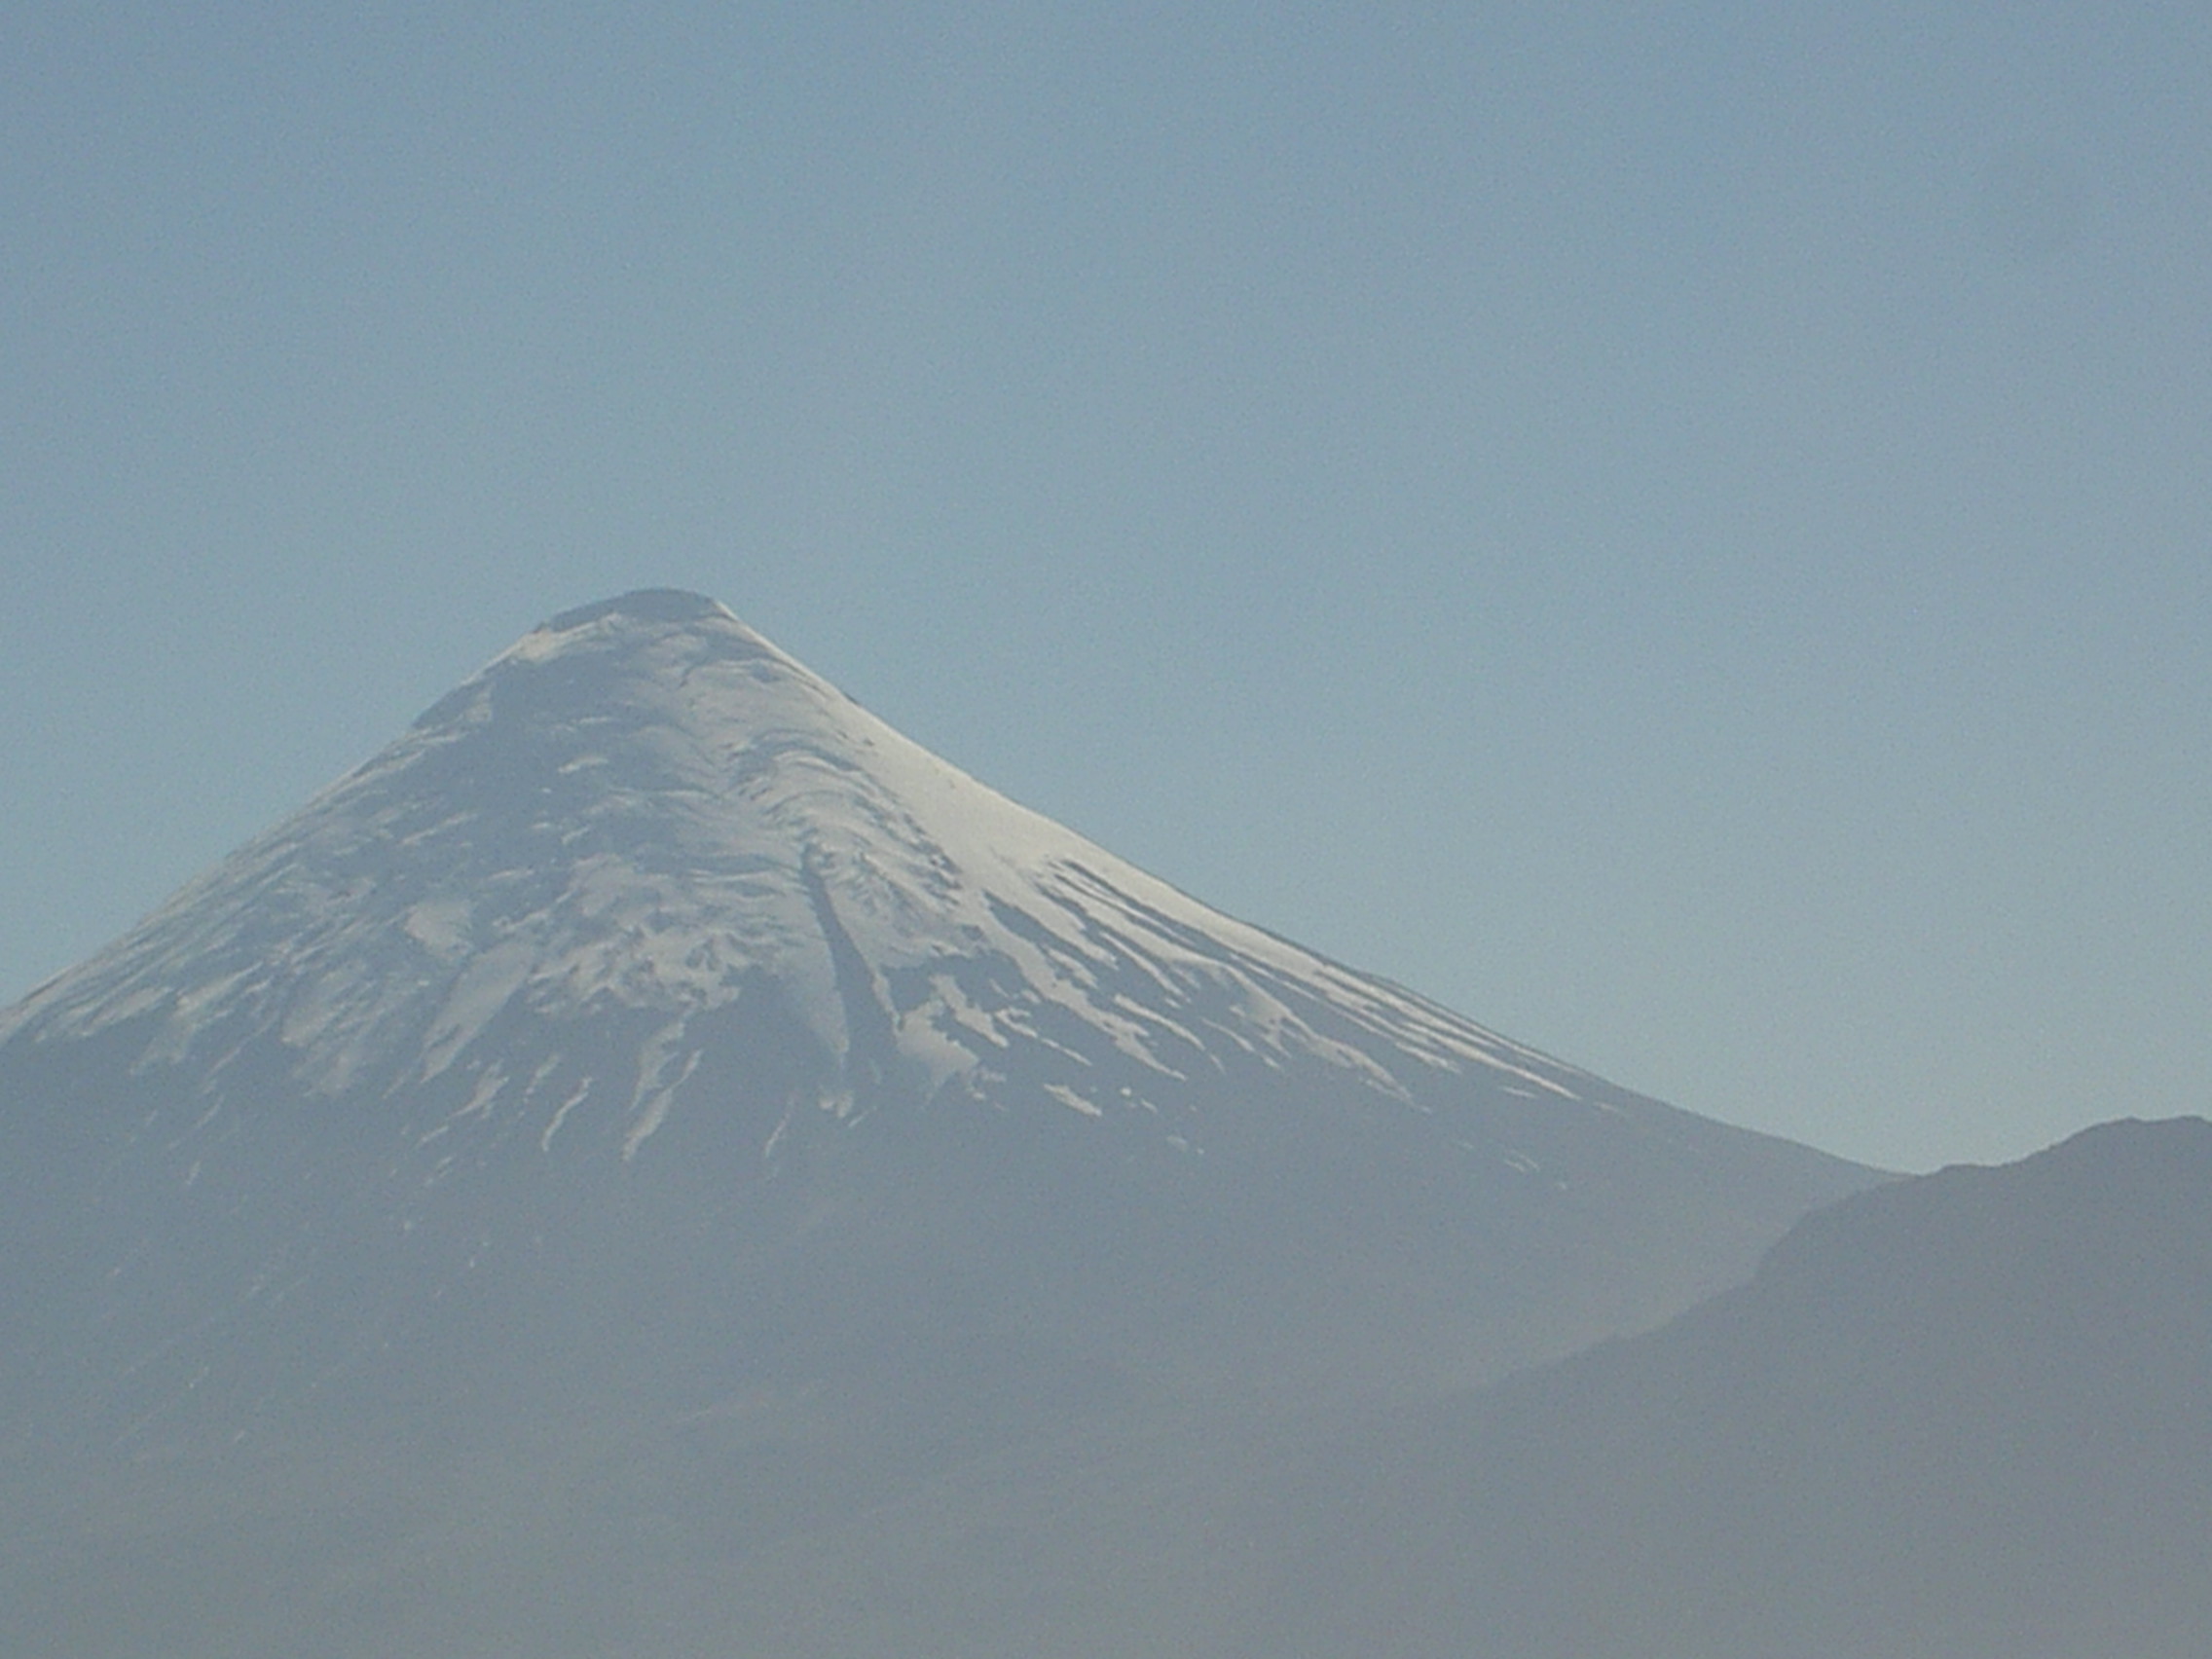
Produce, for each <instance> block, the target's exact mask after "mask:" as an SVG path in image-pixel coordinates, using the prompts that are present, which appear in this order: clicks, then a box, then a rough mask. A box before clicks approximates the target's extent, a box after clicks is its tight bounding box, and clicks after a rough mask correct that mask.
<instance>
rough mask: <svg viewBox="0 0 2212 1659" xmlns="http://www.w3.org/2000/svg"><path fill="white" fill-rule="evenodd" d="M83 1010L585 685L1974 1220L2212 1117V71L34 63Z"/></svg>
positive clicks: (4, 378) (34, 192)
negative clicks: (751, 741)
mask: <svg viewBox="0 0 2212 1659" xmlns="http://www.w3.org/2000/svg"><path fill="white" fill-rule="evenodd" d="M0 573H4V574H5V577H6V595H7V600H8V603H7V604H6V606H5V607H4V608H0V708H4V710H5V720H6V727H5V730H6V743H5V746H4V750H0V1000H8V999H12V998H14V997H15V996H18V995H19V994H21V993H22V992H24V991H27V990H29V989H30V988H31V987H32V985H33V984H34V983H35V982H37V981H38V980H40V979H41V978H43V977H46V976H48V975H50V974H52V973H54V972H55V971H57V970H59V969H61V968H63V967H65V966H66V965H68V964H69V963H70V962H72V961H73V960H75V959H77V958H78V957H80V956H82V955H84V954H85V953H87V952H89V951H90V950H92V948H94V947H95V946H97V945H98V944H100V943H101V942H103V941H104V940H106V939H108V938H110V937H112V936H113V935H114V934H116V933H118V932H120V931H121V930H122V929H123V928H124V927H126V926H128V925H129V923H130V922H131V921H132V920H134V919H135V918H136V917H137V916H138V915H139V914H140V913H142V912H143V911H145V910H146V909H148V908H150V907H151V906H152V905H154V904H155V903H158V902H159V901H160V900H161V899H163V898H164V897H165V896H166V894H167V893H168V892H169V891H170V890H171V889H172V888H174V887H175V886H176V885H177V884H178V883H180V882H181V881H183V880H184V879H185V878H186V877H188V876H190V875H191V874H193V873H194V872H195V871H196V870H198V869H199V868H201V867H202V866H205V865H207V864H209V863H211V862H212V861H213V860H215V859H216V858H218V857H220V856H221V855H222V854H223V853H225V852H226V851H228V850H229V849H230V848H231V847H232V846H233V845H235V844H236V843H238V842H239V841H240V840H242V839H243V838H245V837H246V836H247V835H249V834H251V833H252V832H254V831H256V830H260V829H262V828H263V827H265V826H266V825H267V824H269V823H270V822H272V821H273V820H275V819H276V817H278V816H279V815H281V814H282V813H284V812H286V811H287V810H289V809H290V808H292V807H293V806H295V805H297V804H298V803H299V802H300V801H302V800H303V799H304V798H305V797H306V796H307V795H308V794H310V793H312V792H313V791H314V790H315V789H316V788H318V787H320V786H321V785H322V784H323V783H325V782H327V781H329V780H330V779H331V778H332V777H334V776H336V775H337V774H339V773H341V772H343V771H344V770H346V769H348V768H349V767H350V766H351V765H353V764H354V763H355V762H357V761H358V760H360V759H361V758H363V757H364V756H366V755H368V754H369V753H370V752H371V751H372V750H374V749H375V748H376V747H378V746H379V745H380V744H381V743H383V742H384V741H386V740H387V738H389V737H391V736H392V735H394V734H395V733H396V732H397V731H398V729H399V728H400V727H401V726H402V725H404V724H405V722H406V721H407V720H408V719H412V718H413V716H414V715H415V714H416V713H417V712H419V711H420V710H421V709H422V708H423V707H424V705H426V704H427V703H429V702H430V701H431V700H432V699H433V698H435V697H436V696H437V695H438V694H439V693H441V692H442V691H444V690H445V689H446V688H447V687H448V686H450V685H451V684H452V683H453V682H456V681H458V680H460V679H461V678H462V677H463V676H465V675H466V674H468V673H469V672H471V671H472V670H473V669H474V668H475V667H477V666H478V665H479V664H480V663H481V662H482V661H483V660H484V659H485V658H487V657H489V656H490V655H491V654H493V653H494V652H495V651H497V650H498V649H500V648H502V647H503V646H504V645H507V644H508V643H509V642H510V641H511V640H512V639H513V638H514V637H515V636H516V635H518V634H520V633H521V632H523V631H524V630H525V629H527V628H529V627H530V626H531V625H532V624H533V623H535V622H536V621H537V620H539V619H540V618H542V617H544V616H546V615H548V614H550V613H551V612H553V611H555V610H557V609H560V608H566V607H569V606H571V605H576V604H580V603H583V602H587V601H590V600H593V599H597V598H602V597H605V596H608V595H609V594H612V593H615V592H618V591H621V590H623V589H626V588H630V587H635V586H641V585H659V584H673V585H679V586H685V587H693V588H698V589H701V590H703V591H705V592H708V593H711V594H713V595H714V596H716V597H718V598H719V599H722V600H724V601H725V602H726V603H728V604H729V605H730V606H732V607H733V608H735V609H736V610H737V611H738V612H739V613H740V614H741V615H743V616H745V617H746V618H747V619H748V620H749V621H751V622H753V623H754V624H755V625H756V626H757V627H759V628H760V629H761V630H762V631H763V632H765V633H767V634H768V635H769V636H770V637H771V638H773V639H775V640H776V641H777V642H778V643H779V644H781V645H784V646H785V647H786V648H787V649H789V650H791V651H793V653H794V654H796V655H797V656H799V657H800V658H801V659H803V660H804V661H806V662H808V663H810V664H811V665H812V666H814V667H815V668H816V669H818V670H820V671H821V672H823V673H825V674H827V675H828V676H830V678H831V679H833V680H835V681H837V682H839V683H841V684H842V685H843V686H844V687H845V688H846V689H847V690H849V691H851V692H852V693H853V694H854V695H856V696H858V697H859V698H860V699H861V700H862V701H863V702H865V703H866V704H868V705H869V706H870V707H871V708H873V709H874V710H875V711H876V712H877V713H879V714H881V715H883V716H884V717H885V718H887V719H890V720H891V721H892V723H894V724H895V725H898V726H901V727H903V729H904V730H906V731H907V732H909V733H910V734H911V735H913V736H914V737H916V738H918V739H920V740H922V741H923V742H925V743H928V744H929V745H931V746H932V747H933V748H936V749H937V750H939V751H940V753H941V754H943V755H944V756H947V757H948V758H950V759H952V760H954V761H955V762H957V763H959V764H961V765H963V766H965V767H966V768H967V769H969V770H970V771H972V772H975V773H976V774H977V775H978V776H980V777H982V778H983V779H984V780H986V781H987V782H990V783H992V784H995V785H997V786H998V787H999V788H1001V789H1003V790H1005V791H1006V792H1007V793H1011V794H1013V795H1014V797H1015V798H1017V799H1019V800H1022V801H1024V802H1026V803H1028V804H1030V805H1032V806H1036V807H1038V808H1041V809H1042V810H1045V811H1047V812H1050V813H1051V814H1053V815H1054V816H1057V817H1059V818H1061V819H1063V820H1065V821H1067V822H1068V823H1070V824H1072V825H1073V826H1075V827H1076V828H1077V829H1079V830H1084V831H1085V832H1087V833H1088V834H1089V835H1091V836H1093V837H1094V838H1096V839H1098V840H1100V841H1103V842H1104V843H1106V844H1107V845H1108V846H1110V847H1112V848H1114V849H1115V850H1116V851H1118V852H1120V853H1122V854H1124V856H1126V857H1128V858H1131V859H1133V860H1135V861H1136V862H1138V863H1139V864H1142V865H1145V866H1149V867H1150V868H1152V869H1154V870H1156V871H1157V872H1159V873H1160V874H1161V875H1163V876H1165V877H1167V878H1168V879H1170V880H1173V881H1175V882H1176V883H1178V884H1179V885H1181V886H1183V887H1185V888H1187V889H1188V890H1190V891H1192V892H1194V893H1196V894H1198V896H1200V897H1202V898H1204V899H1207V900H1209V901H1211V902H1212V903H1217V904H1219V905H1221V906H1222V907H1224V908H1226V909H1229V910H1231V911H1234V912H1235V913H1237V914H1240V915H1243V916H1245V917H1248V918H1250V919H1252V920H1255V921H1258V922H1261V923H1264V924H1266V925H1268V926H1270V927H1272V928H1274V929H1276V930H1278V931H1280V932H1283V933H1287V934H1289V935H1291V936H1293V937H1295V938H1297V939H1299V940H1303V941H1305V942H1308V943H1309V944H1312V945H1315V946H1317V947H1318V948H1320V949H1323V950H1325V951H1327V952H1329V953H1331V954H1333V955H1336V956H1338V957H1341V958H1343V959H1345V960H1346V961H1348V962H1351V963H1353V964H1355V965H1357V966H1360V967H1363V968H1368V969H1372V970H1375V971H1378V972H1381V973H1383V974H1385V975H1387V976H1389V977H1394V978H1397V979H1400V980H1402V981H1405V982H1407V983H1409V984H1411V985H1413V986H1415V987H1417V988H1419V989H1420V990H1423V991H1425V992H1427V993H1429V994H1430V995H1432V996H1435V997H1437V998H1439V999H1440V1000H1442V1001H1445V1002H1447V1003H1450V1004H1452V1005H1453V1006H1455V1007H1457V1008H1459V1009H1461V1010H1462V1011H1464V1012H1466V1013H1467V1014H1472V1015H1473V1016H1474V1017H1476V1018H1478V1019H1480V1020H1483V1021H1484V1022H1485V1023H1488V1024H1491V1025H1493V1026H1495V1027H1497V1028H1499V1029H1501V1030H1503V1031H1505V1032H1508V1033H1510V1034H1511V1035H1514V1036H1516V1037H1519V1038H1521V1039H1523V1040H1525V1041H1529V1042H1532V1043H1535V1044H1537V1045H1538V1046H1540V1047H1543V1048H1546V1049H1549V1050H1552V1051H1555V1052H1557V1053H1560V1054H1562V1055H1564V1056H1566V1057H1567V1058H1570V1059H1572V1060H1575V1061H1577V1062H1579V1063H1582V1064H1584V1065H1588V1066H1590V1067H1592V1068H1593V1069H1595V1070H1598V1071H1601V1072H1604V1073H1605V1074H1606V1075H1608V1076H1610V1077H1612V1078H1614V1079H1616V1080H1617V1081H1619V1082H1622V1083H1624V1084H1627V1085H1630V1086H1631V1087H1634V1088H1642V1089H1644V1090H1646V1091H1648V1092H1651V1093H1655V1094H1659V1095H1661V1096H1662V1097H1664V1098H1667V1099H1671V1100H1674V1101H1676V1102H1677V1103H1679V1104H1681V1105H1684V1106H1688V1107H1691V1108H1693V1109H1696V1110H1699V1111H1704V1112H1709V1113H1712V1114H1714V1115H1715V1116H1718V1117H1722V1118H1726V1119H1730V1120H1732V1121H1735V1122H1739V1123H1745V1124H1754V1125H1757V1126H1760V1127H1765V1128H1771V1129H1776V1130H1779V1131H1782V1132H1785V1133H1788V1134H1791V1135H1795V1136H1798V1137H1800V1138H1804V1139H1809V1140H1812V1141H1814V1142H1816V1143H1818V1144H1820V1145H1823V1146H1825V1147H1828V1148H1830V1149H1832V1150H1835V1151H1839V1152H1844V1153H1848V1154H1852V1155H1855V1156H1858V1157H1861V1158H1865V1159H1869V1160H1872V1161H1880V1162H1884V1163H1888V1164H1892V1165H1898V1166H1905V1167H1924V1166H1928V1165H1932V1164H1934V1163H1936V1162H1940V1161H1949V1160H1954V1159H1974V1160H1991V1159H1997V1158H2006V1157H2011V1156H2014V1155H2017V1154H2020V1153H2024V1152H2026V1151H2028V1150H2030V1149H2031V1148H2033V1147H2035V1146H2037V1145H2040V1144H2042V1143H2044V1142H2046V1141H2048V1140H2050V1139H2052V1138H2054V1137H2056V1136H2058V1135H2060V1134H2062V1133H2064V1132H2066V1131H2068V1130H2070V1129H2072V1128H2074V1127H2077V1126H2079V1125H2081V1124H2085V1123H2088V1122H2091V1121H2093V1120H2096V1119H2100V1118H2104V1117H2110V1116H2115V1115H2120V1114H2140V1115H2166V1114H2172V1113H2178V1112H2198V1111H2204V1110H2207V1109H2212V879H2208V878H2212V8H2208V7H2206V6H2205V5H2204V4H2203V3H2202V0H2194V3H2190V4H2174V5H2171V6H2153V5H2134V4H2111V5H2104V6H2096V7H2090V6H2082V5H2065V6H2056V5H2035V4H2023V3H2019V0H2007V3H2004V4H1991V5H1982V6H1960V5H1944V4H1940V3H1935V0H1914V3H1913V4H1909V5H1885V4H1880V3H1875V0H1849V3H1847V4H1833V5H1802V6H1770V5H1751V4H1743V5H1703V6H1693V5H1670V4H1651V5H1611V6H1570V5H1563V4H1559V3H1556V0H1547V3H1545V4H1540V5H1538V4H1531V5H1512V6H1507V5H1482V4H1475V3H1470V0H1462V3H1460V4H1457V5H1453V6H1427V7H1413V6H1407V7H1377V6H1374V5H1352V4H1348V3H1340V4H1327V5H1304V6H1301V5H1290V4H1280V3H1278V4H1273V5H1267V6H1259V5H1218V4H1215V5H1209V4H1203V3H1198V4H1192V3H1188V0H1186V3H1183V4H1177V5H1172V6H1170V5H1142V6H1127V5H1113V4H1090V5H1085V6H1080V7H1069V6H1043V5H1039V6H1011V5H991V4H983V3H975V0H972V3H969V4H964V5H958V6H941V5H932V4H927V3H916V0H902V3H900V4H897V5H881V6H853V5H838V4H834V3H824V0H815V3H812V4H806V5H790V4H766V3H762V4H755V5H738V6H708V5H692V6H684V5H660V4H652V3H650V0H629V3H627V4H624V5H622V6H618V7H617V6H611V5H609V6H604V7H601V6H582V5H562V4H537V5H531V6H522V5H497V6H484V5H469V4H465V3H463V0H438V3H437V4H435V5H431V4H424V5H419V6H395V5H387V4H381V3H378V0H358V3H356V4H354V5H351V6H349V7H343V8H340V7H313V8H302V7H294V6H275V5H267V6H260V5H253V6H249V5H241V4H231V3H227V0H203V3H201V4H195V5H192V6H177V5H174V4H151V3H150V4H145V5H128V6H127V5H113V4H103V3H101V0H74V3H71V4H68V5H60V4H41V3H39V0H18V3H16V4H13V5H11V6H9V7H7V8H6V9H5V10H4V11H0Z"/></svg>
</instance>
